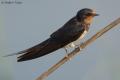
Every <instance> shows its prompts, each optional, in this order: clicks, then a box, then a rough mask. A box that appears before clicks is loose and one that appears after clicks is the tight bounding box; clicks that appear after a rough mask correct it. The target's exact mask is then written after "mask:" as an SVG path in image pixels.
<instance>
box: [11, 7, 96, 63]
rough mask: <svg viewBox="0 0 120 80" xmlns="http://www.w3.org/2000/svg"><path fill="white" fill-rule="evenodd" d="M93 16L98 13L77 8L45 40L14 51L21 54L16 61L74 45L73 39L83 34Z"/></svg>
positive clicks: (81, 36) (86, 30) (33, 57)
mask: <svg viewBox="0 0 120 80" xmlns="http://www.w3.org/2000/svg"><path fill="white" fill-rule="evenodd" d="M95 16H98V14H97V13H96V12H95V11H94V10H92V9H89V8H84V9H81V10H79V11H78V12H77V14H76V15H75V16H74V17H73V18H71V19H70V20H69V21H68V22H67V23H65V24H64V25H63V26H62V27H61V28H59V29H58V30H57V31H55V32H53V33H52V34H51V35H50V37H49V38H48V39H47V40H45V41H43V42H42V43H40V44H38V45H35V46H33V47H31V48H28V49H26V50H23V51H20V52H18V53H15V54H14V55H18V54H22V55H20V56H19V57H18V60H17V61H18V62H21V61H27V60H31V59H35V58H38V57H42V56H44V55H47V54H49V53H52V52H53V51H56V50H58V49H60V48H65V47H66V46H68V45H69V46H72V47H75V45H74V41H76V40H78V39H79V38H80V39H82V38H83V37H84V36H85V34H86V33H87V32H88V30H89V26H90V24H91V23H92V21H93V18H94V17H95ZM12 55H13V54H12Z"/></svg>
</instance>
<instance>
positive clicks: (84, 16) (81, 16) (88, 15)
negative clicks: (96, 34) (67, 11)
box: [76, 8, 99, 24]
mask: <svg viewBox="0 0 120 80" xmlns="http://www.w3.org/2000/svg"><path fill="white" fill-rule="evenodd" d="M98 15H99V14H96V12H95V11H94V10H92V9H89V8H84V9H81V10H80V11H78V13H77V15H76V17H77V19H78V21H80V22H81V21H82V22H85V23H87V24H90V23H91V22H92V20H93V18H94V17H95V16H98Z"/></svg>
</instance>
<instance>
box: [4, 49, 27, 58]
mask: <svg viewBox="0 0 120 80" xmlns="http://www.w3.org/2000/svg"><path fill="white" fill-rule="evenodd" d="M26 51H27V50H23V51H20V52H17V53H13V54H8V55H5V56H3V57H9V56H15V55H19V54H23V53H26Z"/></svg>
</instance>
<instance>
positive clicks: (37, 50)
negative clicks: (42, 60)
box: [18, 39, 64, 62]
mask: <svg viewBox="0 0 120 80" xmlns="http://www.w3.org/2000/svg"><path fill="white" fill-rule="evenodd" d="M63 46H64V45H61V44H59V43H57V42H55V41H53V40H51V39H47V40H46V41H44V42H42V43H40V44H38V45H36V46H34V47H32V48H30V49H28V50H26V51H23V52H24V53H25V54H23V55H21V56H19V57H18V62H21V61H26V60H31V59H35V58H38V57H42V56H44V55H47V54H49V53H51V52H53V51H55V50H57V49H59V48H61V47H63Z"/></svg>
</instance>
